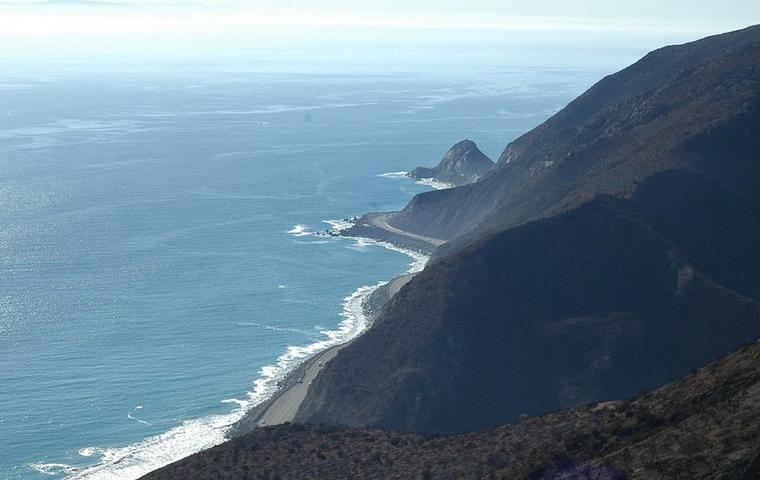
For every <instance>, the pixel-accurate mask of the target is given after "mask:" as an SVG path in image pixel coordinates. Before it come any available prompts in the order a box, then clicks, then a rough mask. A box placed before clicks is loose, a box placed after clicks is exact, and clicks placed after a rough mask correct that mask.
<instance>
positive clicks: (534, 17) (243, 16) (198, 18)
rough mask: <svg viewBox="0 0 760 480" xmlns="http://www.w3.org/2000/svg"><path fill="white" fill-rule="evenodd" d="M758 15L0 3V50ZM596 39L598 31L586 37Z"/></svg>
mask: <svg viewBox="0 0 760 480" xmlns="http://www.w3.org/2000/svg"><path fill="white" fill-rule="evenodd" d="M755 23H760V1H758V0H721V1H720V2H717V1H715V0H636V1H630V0H626V1H615V0H585V1H580V0H466V1H464V0H385V1H382V2H361V1H358V0H319V1H315V0H277V1H275V0H248V1H245V0H221V1H212V0H188V1H173V0H103V1H98V0H89V1H88V0H4V1H3V0H0V58H7V57H14V56H27V57H28V56H35V55H37V56H51V55H52V56H55V55H109V54H112V55H123V54H153V55H215V54H224V53H228V54H231V53H232V52H240V51H241V49H256V48H264V47H266V48H275V47H277V48H280V47H283V46H288V45H295V44H299V45H306V46H315V45H328V44H330V45H333V46H341V45H345V44H354V45H369V46H373V47H376V48H383V47H386V48H387V47H388V46H389V45H395V46H399V45H401V46H403V45H423V44H434V43H447V42H448V43H451V42H454V39H461V40H462V41H463V42H464V43H463V45H465V44H467V42H471V43H472V44H477V43H478V42H482V41H483V39H484V38H486V37H488V38H490V39H492V40H493V39H497V40H498V41H506V39H509V38H512V39H516V38H521V39H529V38H532V39H535V40H536V41H543V40H546V39H548V40H549V41H554V42H559V43H567V42H569V43H570V44H572V42H573V41H575V39H577V38H580V36H585V37H587V38H586V40H587V41H592V42H599V41H601V42H609V43H610V44H611V45H624V44H626V43H631V42H634V43H636V42H638V43H639V44H641V43H642V41H641V40H640V38H643V37H646V39H647V40H646V42H643V43H646V46H647V47H649V46H651V45H659V44H665V43H675V42H682V41H686V40H690V39H695V38H699V37H701V36H705V35H709V34H714V33H720V32H724V31H728V30H733V29H737V28H741V27H744V26H748V25H751V24H755ZM589 39H590V40H589Z"/></svg>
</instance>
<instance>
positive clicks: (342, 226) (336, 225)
mask: <svg viewBox="0 0 760 480" xmlns="http://www.w3.org/2000/svg"><path fill="white" fill-rule="evenodd" d="M322 223H326V224H328V225H330V230H331V231H333V232H334V233H340V232H342V231H343V230H347V229H349V228H351V227H353V226H354V222H352V221H351V220H322Z"/></svg>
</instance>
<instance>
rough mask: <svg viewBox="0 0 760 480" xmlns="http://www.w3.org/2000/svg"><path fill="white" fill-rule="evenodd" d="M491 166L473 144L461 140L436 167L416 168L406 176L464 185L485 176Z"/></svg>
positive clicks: (491, 162) (469, 141) (490, 162)
mask: <svg viewBox="0 0 760 480" xmlns="http://www.w3.org/2000/svg"><path fill="white" fill-rule="evenodd" d="M493 165H494V163H493V160H491V159H490V158H488V157H487V156H486V155H485V154H483V152H481V151H480V149H478V146H477V145H475V142H473V141H471V140H462V141H461V142H459V143H457V144H456V145H454V146H453V147H451V148H450V149H449V151H448V152H446V154H445V155H444V156H443V159H441V161H440V163H438V166H437V167H434V168H427V167H417V168H415V169H414V170H412V171H411V172H409V173H408V176H409V177H411V178H415V179H417V180H423V179H432V180H435V181H438V182H443V183H448V184H452V185H465V184H468V183H472V182H474V181H475V180H477V179H478V178H479V177H481V176H483V175H484V174H486V173H487V172H488V171H489V170H491V168H493Z"/></svg>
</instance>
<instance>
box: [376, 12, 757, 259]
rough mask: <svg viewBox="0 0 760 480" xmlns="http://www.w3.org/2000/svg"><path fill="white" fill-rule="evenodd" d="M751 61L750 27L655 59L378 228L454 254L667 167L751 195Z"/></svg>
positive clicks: (753, 38) (604, 84) (606, 82)
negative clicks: (438, 243)
mask: <svg viewBox="0 0 760 480" xmlns="http://www.w3.org/2000/svg"><path fill="white" fill-rule="evenodd" d="M758 56H760V26H755V27H750V28H747V29H745V30H741V31H737V32H732V33H728V34H724V35H719V36H715V37H709V38H705V39H702V40H699V41H696V42H692V43H688V44H685V45H678V46H670V47H665V48H662V49H659V50H657V51H654V52H652V53H650V54H648V55H647V56H645V57H644V58H643V59H641V60H640V61H639V62H637V63H635V64H634V65H632V66H630V67H628V68H626V69H625V70H622V71H620V72H618V73H616V74H614V75H610V76H608V77H606V78H605V79H603V80H601V81H600V82H599V83H597V84H596V85H594V86H593V87H592V88H591V89H589V90H588V91H587V92H586V93H584V94H583V95H581V96H580V97H578V98H577V99H576V100H574V101H573V102H571V103H570V104H569V105H568V106H567V107H566V108H564V109H563V110H562V111H560V112H559V113H557V114H556V115H555V116H553V117H552V118H551V119H549V120H547V121H546V122H545V123H544V124H542V125H540V126H539V127H537V128H536V129H534V130H532V131H530V132H529V133H527V134H525V135H523V136H522V137H520V138H518V139H517V140H515V141H514V142H512V143H511V144H509V145H508V146H507V147H506V149H505V150H504V152H503V153H502V155H501V157H500V159H499V161H498V162H497V166H496V167H495V168H494V169H493V170H492V171H491V172H490V173H489V174H488V175H486V176H485V177H484V178H482V179H481V180H480V181H478V182H476V183H475V184H472V185H467V186H463V187H459V188H456V189H452V190H445V191H437V192H430V193H424V194H420V195H418V196H417V197H415V198H414V200H413V201H412V202H410V204H409V205H408V206H407V207H406V208H405V209H404V210H403V211H402V212H400V213H399V214H398V215H396V217H395V218H393V219H391V220H390V221H389V223H390V224H391V225H394V226H395V227H398V228H401V229H404V230H408V231H411V232H415V233H418V234H422V235H426V236H429V237H434V238H444V239H451V238H455V237H458V236H461V235H465V236H466V237H465V238H464V239H462V240H459V241H456V242H452V243H451V244H450V245H449V248H450V249H452V248H453V249H455V248H458V247H459V246H461V245H466V244H467V243H469V242H471V241H472V240H473V239H474V238H478V237H482V236H484V235H488V234H490V233H494V232H496V231H499V230H502V229H504V228H506V227H509V226H512V225H517V224H520V223H524V222H526V221H530V220H533V219H536V218H540V217H542V216H546V215H550V214H552V213H556V212H558V211H563V210H566V209H568V208H572V207H573V206H576V205H578V204H579V203H580V202H583V201H585V200H586V199H587V198H588V197H589V196H591V195H593V194H595V193H606V194H612V195H616V196H626V195H628V194H629V193H630V192H631V191H632V190H633V189H635V186H636V183H637V182H638V181H640V180H642V179H644V178H646V177H647V176H649V175H651V174H653V173H656V172H658V171H662V170H667V169H671V168H683V167H688V168H693V169H696V170H699V171H701V172H704V173H705V174H707V175H709V176H711V177H713V178H716V179H720V180H722V181H725V182H727V183H728V184H730V185H731V186H732V187H733V188H736V189H738V190H740V191H743V192H750V193H751V192H756V191H758V189H759V188H760V169H759V168H758V164H757V162H756V161H755V160H754V159H756V158H757V157H758V155H759V154H760V134H758V131H759V130H758V129H759V128H760V127H758V125H759V124H760V122H758V116H759V115H760V113H759V110H760V106H759V104H758V87H757V85H758V82H760V70H758V68H759V67H758V61H757V60H758ZM727 166H728V167H727Z"/></svg>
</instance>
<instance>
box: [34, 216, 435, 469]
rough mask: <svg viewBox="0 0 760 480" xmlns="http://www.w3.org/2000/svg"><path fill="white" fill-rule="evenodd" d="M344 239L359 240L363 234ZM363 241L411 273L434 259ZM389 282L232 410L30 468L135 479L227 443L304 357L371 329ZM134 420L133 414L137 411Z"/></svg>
mask: <svg viewBox="0 0 760 480" xmlns="http://www.w3.org/2000/svg"><path fill="white" fill-rule="evenodd" d="M294 228H295V227H294ZM342 238H347V239H353V240H354V241H357V240H358V239H357V237H342ZM361 241H362V242H365V243H366V244H372V245H377V246H381V247H384V248H387V249H389V250H393V251H396V252H399V253H403V254H405V255H408V256H409V257H411V258H412V260H413V261H412V263H411V264H410V266H409V270H408V271H407V272H408V273H416V272H419V271H421V270H422V269H423V268H424V267H425V264H426V263H427V260H428V258H429V257H428V256H427V255H423V254H421V253H418V252H415V251H412V250H408V249H404V248H400V247H397V246H395V245H392V244H390V243H387V242H381V241H377V240H372V239H361ZM386 283H388V282H379V283H377V284H375V285H365V286H362V287H359V288H358V289H356V290H355V291H354V292H353V293H351V294H350V295H349V296H347V297H345V298H344V299H343V303H342V312H341V314H340V315H341V317H342V320H341V321H340V323H339V324H338V328H337V329H335V330H320V332H319V333H320V334H321V335H323V337H324V339H322V340H320V341H317V342H314V343H311V344H308V345H302V346H289V347H288V348H287V350H286V351H285V353H283V354H282V355H280V356H279V357H278V358H277V360H276V362H275V363H274V364H271V365H266V366H264V367H262V368H261V370H260V371H259V377H258V378H257V379H256V380H255V381H254V382H253V385H254V388H253V391H251V392H249V394H248V399H246V400H240V399H225V400H222V403H224V404H234V405H236V408H235V409H234V410H232V411H231V412H229V413H225V414H219V415H210V416H207V417H201V418H196V419H190V420H185V421H182V422H181V423H180V424H179V425H178V426H176V427H174V428H172V429H170V430H168V431H166V432H164V433H161V434H159V435H154V436H151V437H148V438H146V439H144V440H142V441H141V442H138V443H134V444H131V445H127V446H124V447H114V448H98V447H89V448H85V449H82V450H81V451H80V452H79V453H80V455H81V456H83V457H95V456H97V457H100V458H99V461H98V462H97V463H96V464H94V465H89V466H85V467H82V468H79V467H74V466H71V465H67V464H63V463H35V464H30V466H31V467H32V468H34V469H35V470H37V471H38V472H41V473H45V474H48V475H66V477H65V478H66V480H134V479H137V478H139V477H141V476H143V475H145V474H147V473H149V472H151V471H153V470H156V469H158V468H161V467H163V466H165V465H168V464H170V463H173V462H176V461H177V460H180V459H182V458H185V457H187V456H189V455H192V454H193V453H197V452H199V451H201V450H205V449H208V448H211V447H213V446H215V445H218V444H220V443H222V442H224V441H225V440H227V432H228V431H229V430H230V428H231V427H232V426H233V425H234V424H235V423H236V422H237V421H239V420H240V419H241V418H243V416H244V415H245V413H246V412H247V411H248V410H250V409H251V408H253V407H254V406H256V405H258V404H259V403H261V402H263V401H265V400H266V399H268V398H270V397H271V396H272V395H273V394H274V393H275V392H276V391H277V389H278V383H279V381H280V380H281V379H283V378H284V377H285V376H286V375H287V374H288V373H289V372H290V371H292V370H293V369H294V368H295V367H296V366H298V365H299V364H300V363H301V362H302V361H303V360H305V359H307V358H309V357H311V356H313V355H315V354H317V353H319V352H321V351H323V350H325V349H327V348H330V347H332V346H335V345H340V344H342V343H346V342H348V341H350V340H352V339H354V338H356V337H357V336H358V335H360V334H361V333H363V332H364V331H365V330H366V329H367V328H369V319H368V318H367V317H366V315H365V314H364V308H363V305H362V304H363V302H364V299H365V298H367V297H368V296H369V295H371V294H372V292H374V291H375V290H376V289H377V288H379V287H381V286H383V285H385V284H386ZM130 418H132V416H131V414H130ZM135 419H136V420H138V421H140V420H139V419H137V418H135Z"/></svg>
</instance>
